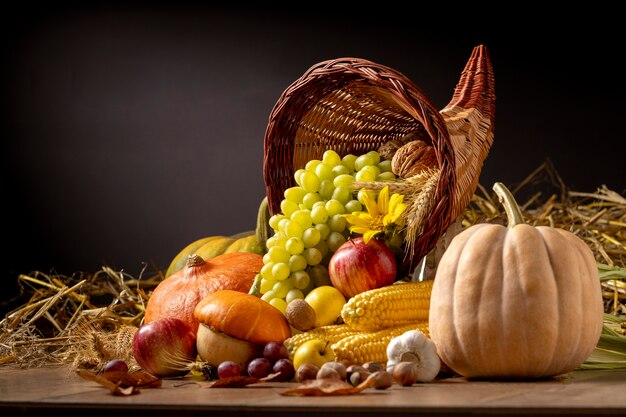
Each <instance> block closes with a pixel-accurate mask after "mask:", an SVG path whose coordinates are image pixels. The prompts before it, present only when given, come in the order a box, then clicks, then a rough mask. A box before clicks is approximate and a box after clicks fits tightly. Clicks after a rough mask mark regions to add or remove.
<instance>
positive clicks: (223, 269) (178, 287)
mask: <svg viewBox="0 0 626 417" xmlns="http://www.w3.org/2000/svg"><path fill="white" fill-rule="evenodd" d="M262 267H263V257H262V256H261V255H259V254H256V253H250V252H233V253H226V254H223V255H219V256H217V257H215V258H212V259H208V260H206V261H205V260H204V259H202V257H200V256H198V255H191V256H190V257H189V260H188V262H187V265H186V266H185V267H184V268H183V269H181V270H179V271H177V272H175V273H173V274H172V275H170V276H169V277H168V278H166V279H164V280H163V281H161V282H160V283H159V285H157V287H156V288H155V289H154V291H153V292H152V295H151V296H150V299H149V300H148V304H147V305H146V313H145V318H144V322H145V323H150V322H151V321H154V320H157V319H160V318H162V317H175V318H178V319H181V320H183V321H184V322H186V323H187V324H189V325H190V326H191V328H192V329H193V331H194V332H195V331H196V330H197V329H198V320H197V319H196V318H195V317H194V309H195V308H196V305H197V304H198V303H199V302H200V300H202V299H203V298H204V297H206V296H207V295H209V294H212V293H214V292H215V291H217V290H224V289H228V290H233V291H239V292H244V293H247V292H248V291H250V288H251V287H252V283H253V282H254V277H255V275H256V274H257V273H258V272H259V271H260V270H261V268H262Z"/></svg>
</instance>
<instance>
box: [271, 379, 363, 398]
mask: <svg viewBox="0 0 626 417" xmlns="http://www.w3.org/2000/svg"><path fill="white" fill-rule="evenodd" d="M362 390H363V388H360V387H353V386H352V385H351V384H349V383H348V382H346V381H342V380H339V379H334V378H320V379H311V380H308V381H305V382H304V383H303V384H302V385H299V386H297V387H296V388H293V389H289V390H287V391H284V392H281V395H293V396H296V395H299V396H307V397H327V396H333V395H354V394H358V393H360V392H361V391H362Z"/></svg>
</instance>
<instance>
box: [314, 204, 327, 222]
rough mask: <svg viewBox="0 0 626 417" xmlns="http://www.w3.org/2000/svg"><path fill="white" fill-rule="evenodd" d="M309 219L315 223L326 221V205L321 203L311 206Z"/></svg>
mask: <svg viewBox="0 0 626 417" xmlns="http://www.w3.org/2000/svg"><path fill="white" fill-rule="evenodd" d="M311 221H313V223H315V224H321V223H326V222H327V221H328V212H327V211H326V207H325V206H323V205H321V206H317V207H313V209H312V210H311Z"/></svg>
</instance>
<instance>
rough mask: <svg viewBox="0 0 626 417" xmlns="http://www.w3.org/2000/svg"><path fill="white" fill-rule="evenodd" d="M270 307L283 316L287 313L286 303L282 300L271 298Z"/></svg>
mask: <svg viewBox="0 0 626 417" xmlns="http://www.w3.org/2000/svg"><path fill="white" fill-rule="evenodd" d="M270 305H271V306H272V307H275V308H276V309H278V310H279V311H280V312H281V313H283V314H285V312H286V311H287V302H286V301H285V300H283V299H282V298H272V299H271V300H270Z"/></svg>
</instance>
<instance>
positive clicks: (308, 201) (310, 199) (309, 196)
mask: <svg viewBox="0 0 626 417" xmlns="http://www.w3.org/2000/svg"><path fill="white" fill-rule="evenodd" d="M321 200H322V197H320V195H319V194H318V193H306V194H305V196H304V198H302V205H303V206H304V208H306V209H309V210H311V209H312V208H313V207H314V206H315V203H317V202H320V201H321Z"/></svg>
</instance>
